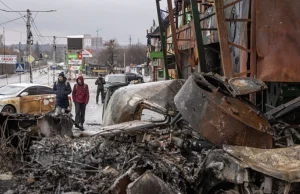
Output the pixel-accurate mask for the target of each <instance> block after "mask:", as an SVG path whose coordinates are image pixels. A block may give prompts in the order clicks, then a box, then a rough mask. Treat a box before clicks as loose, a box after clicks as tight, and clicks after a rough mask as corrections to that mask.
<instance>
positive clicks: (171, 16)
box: [168, 0, 182, 79]
mask: <svg viewBox="0 0 300 194" xmlns="http://www.w3.org/2000/svg"><path fill="white" fill-rule="evenodd" d="M168 8H169V21H170V26H171V33H172V40H173V47H174V52H175V60H176V65H177V71H178V76H179V78H180V79H182V73H181V69H182V64H181V59H180V54H179V49H178V43H177V34H176V28H175V22H174V13H173V8H172V0H168Z"/></svg>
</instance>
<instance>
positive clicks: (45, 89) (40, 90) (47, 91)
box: [37, 86, 55, 95]
mask: <svg viewBox="0 0 300 194" xmlns="http://www.w3.org/2000/svg"><path fill="white" fill-rule="evenodd" d="M37 92H38V94H40V95H43V94H55V93H54V91H53V89H52V88H49V87H45V86H38V87H37Z"/></svg>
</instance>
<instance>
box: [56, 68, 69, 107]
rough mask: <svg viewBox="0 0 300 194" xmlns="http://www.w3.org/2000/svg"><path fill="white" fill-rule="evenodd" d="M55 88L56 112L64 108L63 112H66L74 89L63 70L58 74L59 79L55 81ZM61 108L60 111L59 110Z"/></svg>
mask: <svg viewBox="0 0 300 194" xmlns="http://www.w3.org/2000/svg"><path fill="white" fill-rule="evenodd" d="M53 90H54V91H55V94H56V104H55V107H56V113H58V112H60V110H61V109H62V112H63V113H64V112H65V109H67V108H68V107H69V98H68V95H69V94H71V92H72V89H71V86H70V84H69V82H67V78H66V77H65V75H64V72H61V73H60V74H59V75H58V80H57V81H56V82H54V85H53ZM58 109H59V111H57V110H58Z"/></svg>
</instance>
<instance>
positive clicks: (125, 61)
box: [124, 52, 126, 73]
mask: <svg viewBox="0 0 300 194" xmlns="http://www.w3.org/2000/svg"><path fill="white" fill-rule="evenodd" d="M125 71H126V53H125V52H124V73H125Z"/></svg>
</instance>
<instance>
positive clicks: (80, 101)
mask: <svg viewBox="0 0 300 194" xmlns="http://www.w3.org/2000/svg"><path fill="white" fill-rule="evenodd" d="M95 84H96V85H97V97H96V103H97V104H98V100H99V94H100V93H101V102H102V103H104V84H105V80H104V79H103V78H102V75H101V74H99V77H98V79H97V80H96V82H95ZM53 90H54V92H55V94H56V105H55V114H56V115H59V114H61V113H65V111H66V110H67V108H68V107H69V105H70V104H69V98H68V95H69V94H71V93H72V98H73V101H74V104H75V113H76V115H75V126H77V127H78V128H80V129H81V130H83V123H84V121H85V110H86V105H87V104H88V103H89V99H90V94H89V87H88V85H87V84H85V83H84V79H83V77H82V76H81V75H80V76H78V78H77V79H76V84H75V85H74V87H73V90H72V89H71V86H70V83H69V82H68V81H67V78H66V77H65V75H64V73H63V72H61V73H60V74H59V75H58V80H57V81H56V82H55V83H54V85H53Z"/></svg>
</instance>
